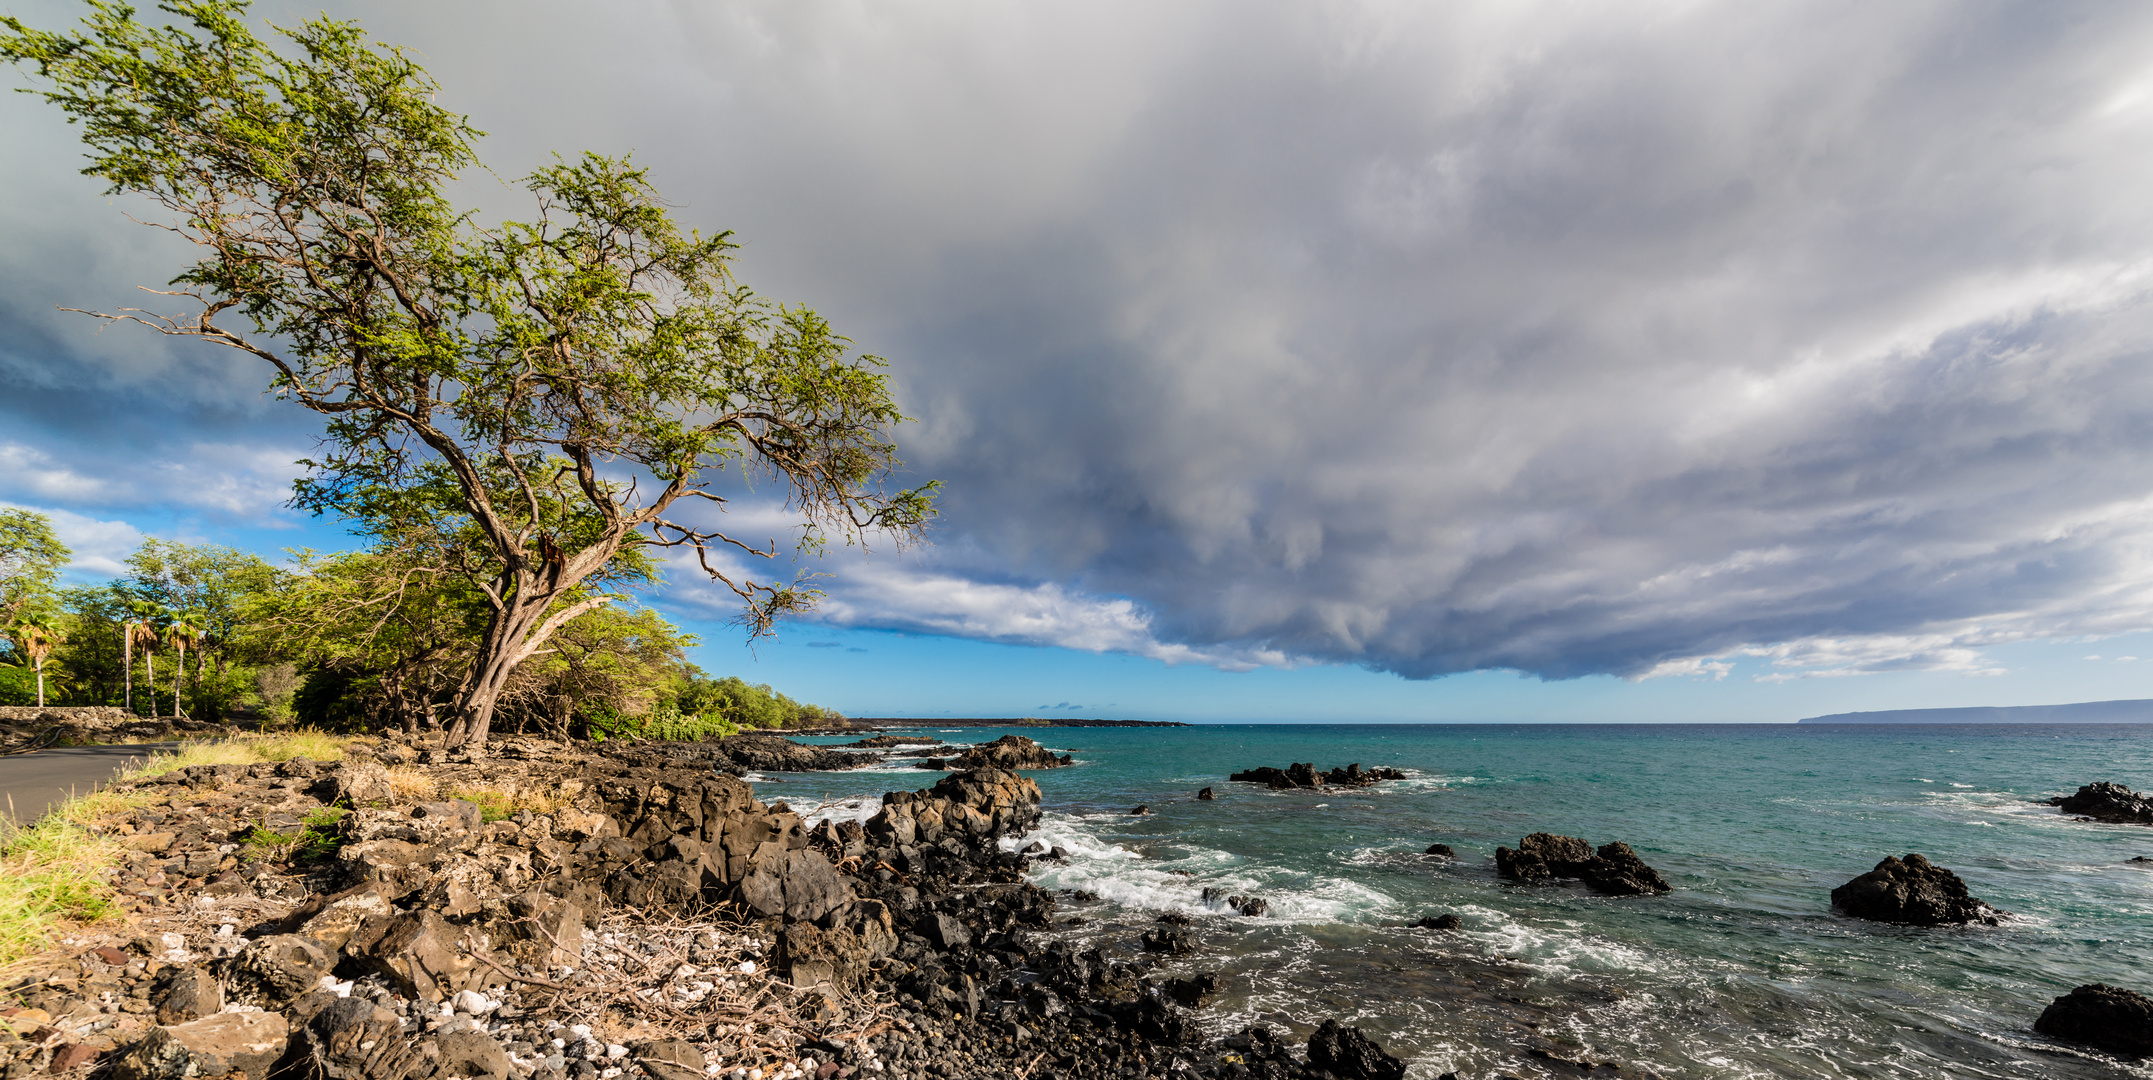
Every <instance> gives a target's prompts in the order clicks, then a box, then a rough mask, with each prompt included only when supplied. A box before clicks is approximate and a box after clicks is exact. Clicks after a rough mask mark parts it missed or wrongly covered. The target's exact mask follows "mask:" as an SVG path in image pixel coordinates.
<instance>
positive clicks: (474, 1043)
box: [434, 1030, 516, 1080]
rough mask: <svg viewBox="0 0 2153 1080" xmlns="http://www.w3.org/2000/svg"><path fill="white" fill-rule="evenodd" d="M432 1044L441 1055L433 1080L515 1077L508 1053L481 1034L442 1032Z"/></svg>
mask: <svg viewBox="0 0 2153 1080" xmlns="http://www.w3.org/2000/svg"><path fill="white" fill-rule="evenodd" d="M434 1045H435V1050H436V1053H438V1054H439V1055H440V1063H439V1064H438V1065H436V1066H435V1067H434V1068H435V1071H434V1078H435V1080H448V1078H450V1077H468V1078H483V1080H510V1078H511V1077H513V1076H515V1075H516V1065H515V1062H513V1061H511V1060H509V1056H508V1051H507V1050H505V1049H503V1048H502V1046H501V1044H500V1043H498V1042H495V1041H494V1040H493V1037H492V1036H490V1035H487V1034H486V1033H485V1032H483V1031H469V1030H465V1031H448V1032H444V1033H443V1034H442V1036H441V1037H440V1038H439V1039H438V1040H436V1042H435V1044H434Z"/></svg>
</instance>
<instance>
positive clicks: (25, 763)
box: [0, 743, 179, 823]
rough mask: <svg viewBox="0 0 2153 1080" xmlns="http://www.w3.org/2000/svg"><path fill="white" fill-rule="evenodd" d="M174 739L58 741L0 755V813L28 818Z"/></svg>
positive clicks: (93, 786) (165, 747)
mask: <svg viewBox="0 0 2153 1080" xmlns="http://www.w3.org/2000/svg"><path fill="white" fill-rule="evenodd" d="M178 746H179V744H178V743H149V744H145V745H141V746H57V747H54V748H52V749H50V750H39V751H38V752H36V753H34V754H12V755H9V756H7V757H0V815H7V816H11V817H13V818H14V819H15V820H17V821H20V822H24V823H28V822H32V821H36V820H37V819H38V818H39V817H41V816H43V815H44V813H45V811H47V810H49V809H51V808H52V807H53V806H54V805H56V804H58V803H59V802H61V801H63V800H65V799H66V798H67V797H68V796H69V795H71V794H76V793H80V792H88V791H93V790H95V789H96V788H97V787H98V785H100V784H103V783H104V782H105V781H107V780H110V779H112V774H113V773H114V772H116V771H118V770H119V768H120V766H122V765H125V764H127V763H128V762H130V761H134V760H136V759H138V758H145V757H148V756H149V755H150V754H151V753H153V752H155V751H158V750H171V749H176V748H177V747H178Z"/></svg>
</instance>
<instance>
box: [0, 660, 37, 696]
mask: <svg viewBox="0 0 2153 1080" xmlns="http://www.w3.org/2000/svg"><path fill="white" fill-rule="evenodd" d="M35 704H37V672H35V671H32V670H30V667H29V665H27V664H0V705H35Z"/></svg>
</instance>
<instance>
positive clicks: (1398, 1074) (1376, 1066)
mask: <svg viewBox="0 0 2153 1080" xmlns="http://www.w3.org/2000/svg"><path fill="white" fill-rule="evenodd" d="M1308 1063H1309V1064H1310V1065H1311V1066H1313V1067H1315V1068H1318V1069H1321V1070H1323V1071H1325V1072H1328V1073H1330V1074H1332V1075H1334V1076H1339V1077H1343V1078H1345V1080H1405V1062H1403V1061H1400V1060H1398V1059H1397V1058H1394V1057H1392V1056H1390V1055H1389V1054H1386V1053H1384V1052H1383V1048H1382V1047H1380V1046H1377V1045H1376V1044H1375V1042H1374V1041H1373V1040H1371V1039H1369V1038H1368V1036H1366V1035H1363V1034H1361V1029H1359V1028H1357V1027H1346V1026H1345V1025H1343V1024H1340V1023H1339V1022H1338V1021H1336V1020H1325V1021H1324V1022H1323V1026H1322V1027H1319V1028H1317V1029H1316V1033H1315V1034H1313V1035H1310V1036H1309V1037H1308Z"/></svg>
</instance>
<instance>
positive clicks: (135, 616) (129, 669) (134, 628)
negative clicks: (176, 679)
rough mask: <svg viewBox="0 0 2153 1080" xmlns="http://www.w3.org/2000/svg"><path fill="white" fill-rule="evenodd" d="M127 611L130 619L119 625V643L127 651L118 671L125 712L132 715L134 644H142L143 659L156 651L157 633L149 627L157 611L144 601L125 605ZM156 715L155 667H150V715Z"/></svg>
mask: <svg viewBox="0 0 2153 1080" xmlns="http://www.w3.org/2000/svg"><path fill="white" fill-rule="evenodd" d="M127 610H128V613H129V615H130V616H131V617H130V618H128V619H127V620H126V621H125V622H122V623H121V624H120V643H121V645H122V646H123V647H124V648H125V649H126V650H127V656H126V659H125V660H124V661H123V662H122V663H121V665H120V669H121V672H122V674H123V677H124V678H125V679H126V684H127V695H126V698H125V701H126V705H127V711H128V712H129V713H130V714H132V713H133V712H134V711H135V644H136V643H137V642H140V643H141V644H142V647H143V649H142V655H143V656H144V657H145V658H146V657H148V656H150V655H151V654H152V653H153V652H154V651H155V650H156V648H157V631H156V629H155V628H153V627H152V626H150V616H151V615H152V614H153V613H155V611H156V610H157V609H156V607H154V606H153V605H151V604H149V603H147V602H145V601H141V600H136V601H133V602H132V603H130V604H128V605H127ZM153 663H154V662H153ZM156 714H157V671H156V669H155V667H152V668H151V670H150V715H152V716H155V715H156Z"/></svg>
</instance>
